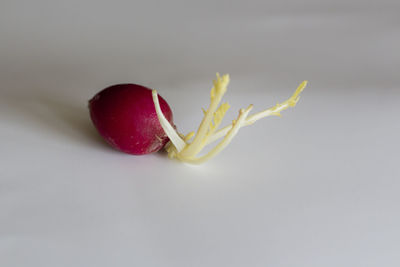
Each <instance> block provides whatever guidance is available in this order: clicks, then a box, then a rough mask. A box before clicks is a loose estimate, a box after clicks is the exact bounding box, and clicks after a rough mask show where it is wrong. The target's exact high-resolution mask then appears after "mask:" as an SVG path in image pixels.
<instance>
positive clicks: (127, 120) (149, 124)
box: [89, 84, 172, 155]
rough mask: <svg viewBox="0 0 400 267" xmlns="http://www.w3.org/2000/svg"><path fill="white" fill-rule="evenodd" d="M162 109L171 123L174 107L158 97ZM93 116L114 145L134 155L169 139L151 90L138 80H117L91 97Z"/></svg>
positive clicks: (103, 135) (149, 151)
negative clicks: (134, 81)
mask: <svg viewBox="0 0 400 267" xmlns="http://www.w3.org/2000/svg"><path fill="white" fill-rule="evenodd" d="M158 100H159V103H160V107H161V110H162V112H163V114H164V116H165V117H166V119H167V120H168V122H169V123H172V111H171V109H170V107H169V106H168V104H167V102H166V101H165V100H164V99H163V98H162V97H160V96H159V97H158ZM89 110H90V117H91V119H92V122H93V124H94V126H95V127H96V128H97V130H98V132H99V133H100V135H101V136H102V137H103V138H104V139H105V140H106V141H107V142H108V143H109V144H110V145H111V146H112V147H114V148H116V149H118V150H120V151H123V152H126V153H129V154H134V155H143V154H148V153H152V152H156V151H158V150H160V149H161V148H163V147H164V145H165V144H166V143H167V142H168V136H167V135H166V134H165V132H164V130H163V128H162V127H161V125H160V123H159V121H158V118H157V113H156V109H155V107H154V103H153V99H152V93H151V90H150V89H149V88H146V87H144V86H141V85H137V84H117V85H113V86H110V87H107V88H106V89H104V90H102V91H100V92H99V93H97V94H96V95H95V96H94V97H93V98H92V99H91V100H90V101H89Z"/></svg>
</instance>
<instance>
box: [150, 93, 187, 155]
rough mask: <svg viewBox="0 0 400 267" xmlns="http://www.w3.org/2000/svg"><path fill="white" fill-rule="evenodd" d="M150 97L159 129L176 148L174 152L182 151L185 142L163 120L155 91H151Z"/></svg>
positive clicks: (167, 122)
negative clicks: (151, 97)
mask: <svg viewBox="0 0 400 267" xmlns="http://www.w3.org/2000/svg"><path fill="white" fill-rule="evenodd" d="M152 96H153V102H154V106H155V108H156V113H157V117H158V120H159V122H160V124H161V127H162V128H163V130H164V132H165V133H166V134H167V136H168V137H169V140H170V141H171V142H172V144H174V146H175V147H176V150H177V151H178V152H180V151H182V150H183V149H184V148H185V146H186V143H185V141H183V139H182V138H181V137H180V136H179V134H178V133H177V132H176V131H175V129H174V127H172V125H171V124H170V123H169V121H168V120H167V119H166V118H165V116H164V114H163V113H162V111H161V107H160V103H159V101H158V94H157V91H156V90H153V91H152Z"/></svg>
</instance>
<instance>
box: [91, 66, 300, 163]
mask: <svg viewBox="0 0 400 267" xmlns="http://www.w3.org/2000/svg"><path fill="white" fill-rule="evenodd" d="M229 80H230V78H229V75H228V74H226V75H223V76H222V77H221V76H220V75H219V74H218V73H217V79H216V80H214V81H213V85H214V86H213V87H212V89H211V93H210V105H209V106H208V108H207V109H203V112H204V117H203V119H202V121H201V123H200V125H199V127H198V129H197V132H196V133H195V132H189V133H188V134H182V133H179V132H177V131H176V127H175V125H174V124H173V123H172V111H171V109H170V107H169V106H168V104H167V102H166V101H165V100H164V99H163V98H162V97H160V96H159V95H158V93H157V91H156V90H150V89H149V88H146V87H144V86H141V85H137V84H117V85H113V86H110V87H108V88H106V89H104V90H102V91H101V92H99V93H98V94H96V95H95V96H94V97H93V99H91V100H90V101H89V109H90V116H91V118H92V121H93V123H94V125H95V126H96V128H97V130H98V131H99V133H100V134H101V135H102V136H103V137H104V139H105V140H106V141H107V142H108V143H110V144H111V145H112V146H113V147H115V148H116V149H118V150H121V151H123V152H126V153H130V154H135V155H143V154H149V153H152V152H155V151H158V150H160V149H161V148H163V147H164V146H165V149H166V151H167V152H168V157H169V158H176V159H178V160H180V161H183V162H187V163H193V164H198V163H202V162H204V161H206V160H209V159H210V158H212V157H214V156H215V155H217V154H218V153H220V152H221V151H222V150H223V149H224V148H225V147H226V146H227V145H228V144H229V143H230V142H231V141H232V139H233V137H234V136H235V135H236V134H237V133H238V131H239V129H240V128H242V127H244V126H247V125H251V124H253V123H254V122H256V121H257V120H259V119H262V118H265V117H269V116H280V114H281V111H283V110H286V109H288V108H289V107H294V106H295V105H296V103H297V102H298V101H299V98H300V97H299V95H300V93H301V92H302V91H303V90H304V88H305V87H306V85H307V81H303V82H302V83H301V84H300V85H299V86H298V87H297V89H296V91H295V92H294V94H293V95H292V96H291V97H290V98H289V99H287V100H286V101H284V102H282V103H277V104H276V105H275V106H273V107H271V108H269V109H266V110H263V111H261V112H258V113H255V114H252V115H250V114H249V113H250V111H251V110H252V108H253V105H249V106H248V107H247V108H246V109H240V110H239V114H238V117H237V118H236V119H235V120H233V121H232V123H231V124H229V125H227V126H225V127H223V128H221V129H218V127H219V125H220V123H221V122H222V119H223V117H224V116H225V113H226V112H227V110H228V109H229V104H228V103H222V104H221V103H220V102H221V99H222V97H223V95H224V94H225V92H226V91H227V86H228V84H229ZM220 138H222V140H221V141H220V142H219V143H218V144H217V145H216V146H215V147H214V148H213V149H211V150H210V151H209V152H208V153H206V154H204V155H199V154H200V153H201V151H202V150H203V149H204V147H205V146H206V145H208V144H210V143H213V142H215V141H217V140H218V139H220ZM168 141H169V142H168Z"/></svg>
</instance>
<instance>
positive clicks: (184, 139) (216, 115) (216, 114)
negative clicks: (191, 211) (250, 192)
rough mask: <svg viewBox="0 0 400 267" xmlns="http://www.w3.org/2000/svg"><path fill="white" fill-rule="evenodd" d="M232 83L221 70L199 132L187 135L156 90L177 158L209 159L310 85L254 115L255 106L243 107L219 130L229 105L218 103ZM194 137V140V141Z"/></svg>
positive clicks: (172, 153)
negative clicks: (205, 150) (168, 116)
mask: <svg viewBox="0 0 400 267" xmlns="http://www.w3.org/2000/svg"><path fill="white" fill-rule="evenodd" d="M228 84H229V75H228V74H226V75H223V76H222V77H221V76H219V74H218V73H217V79H216V80H214V81H213V85H214V86H213V88H212V89H211V93H210V98H211V101H210V106H209V107H208V109H207V110H204V109H203V112H204V117H203V120H202V121H201V123H200V125H199V128H198V130H197V132H196V133H194V132H190V133H188V134H187V135H183V134H180V133H178V132H176V130H175V129H174V128H173V127H172V125H171V124H170V123H169V122H168V120H167V119H166V118H165V116H164V114H163V113H162V112H161V108H160V104H159V102H158V96H157V91H156V90H153V102H154V105H155V107H156V112H157V116H158V119H159V121H160V124H161V126H162V127H163V129H164V131H165V133H166V134H167V135H168V137H169V139H170V141H169V142H168V143H167V145H166V146H165V149H166V151H167V152H168V157H170V158H177V159H179V160H181V161H183V162H188V163H194V164H198V163H202V162H204V161H207V160H209V159H210V158H212V157H214V156H216V155H217V154H218V153H219V152H221V151H222V150H223V149H224V148H225V147H226V146H227V145H228V144H229V143H230V142H231V141H232V139H233V137H234V136H235V135H236V134H237V132H238V131H239V129H240V128H241V127H243V126H246V125H250V124H252V123H254V122H255V121H257V120H259V119H261V118H265V117H268V116H272V115H275V116H280V112H281V111H283V110H285V109H287V108H289V107H294V106H295V105H296V103H297V102H298V101H299V94H300V93H301V92H302V91H303V90H304V88H305V87H306V85H307V81H304V82H302V83H301V84H300V85H299V87H298V88H297V90H296V91H295V93H294V94H293V95H292V96H291V97H290V98H289V99H288V100H286V101H284V102H283V103H281V104H279V103H278V104H276V105H275V106H274V107H272V108H269V109H267V110H264V111H262V112H258V113H256V114H253V115H251V116H249V112H250V111H251V109H252V108H253V105H250V106H249V107H248V108H246V109H240V111H239V115H238V117H237V118H236V119H235V120H234V121H233V122H232V123H231V124H230V125H228V126H226V127H224V128H222V129H220V130H218V131H217V128H218V127H219V125H220V124H221V122H222V119H223V117H224V116H225V114H226V112H227V110H228V109H229V104H228V103H222V104H221V105H220V106H219V107H218V105H219V103H220V102H221V99H222V97H223V95H224V94H225V92H226V91H227V87H228ZM193 137H194V138H193ZM222 137H223V139H222V140H221V141H220V142H219V143H218V144H217V145H216V146H215V147H214V148H213V149H211V150H210V151H209V152H208V153H206V154H205V155H202V156H198V154H199V153H200V152H201V151H202V150H203V148H204V147H205V146H206V145H207V144H210V143H212V142H214V141H216V140H218V139H220V138H222ZM192 138H193V141H191V142H190V140H191V139H192Z"/></svg>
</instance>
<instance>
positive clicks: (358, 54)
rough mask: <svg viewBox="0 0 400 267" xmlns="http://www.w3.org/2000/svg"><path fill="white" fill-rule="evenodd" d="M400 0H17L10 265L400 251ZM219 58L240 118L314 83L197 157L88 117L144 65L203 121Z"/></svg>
mask: <svg viewBox="0 0 400 267" xmlns="http://www.w3.org/2000/svg"><path fill="white" fill-rule="evenodd" d="M399 10H400V6H399V4H398V1H392V2H389V1H379V2H378V1H376V3H367V2H366V1H355V0H352V1H341V2H338V1H312V0H307V1H282V3H281V2H280V1H246V3H245V1H217V2H214V1H197V2H194V1H193V2H191V3H189V2H188V1H180V2H178V1H159V2H157V1H122V0H118V1H90V0H79V1H77V0H76V1H75V0H74V1H63V2H61V1H45V0H39V1H15V0H13V1H8V0H6V1H4V0H3V1H2V2H1V4H0V36H1V44H0V77H1V79H0V80H1V85H0V93H1V96H0V138H1V140H2V142H1V148H0V266H2V267H11V266H18V267H22V266H30V267H32V266H40V267H45V266H52V267H54V266H75V267H77V266H85V267H87V266H96V267H102V266H146V267H148V266H174V267H178V266H182V267H186V266H207V267H210V266H218V267H221V266H230V267H233V266H252V267H254V266H263V267H264V266H274V267H275V266H296V267H300V266H304V267H311V266H316V267H317V266H318V267H320V266H324V267H327V266H332V267H333V266H335V267H336V266H351V267H356V266H360V267H361V266H363V267H364V266H385V267H388V266H393V267H394V266H399V264H400V256H399V251H400V230H399V224H400V214H399V207H398V206H399V201H400V194H399V189H400V181H399V177H400V171H399V148H400V146H399V136H400V124H399V115H400V106H399V100H400V88H399V84H400V78H399V68H400V53H399V50H398V48H399V47H400V20H399ZM217 71H218V72H221V73H230V74H231V77H232V82H231V86H230V87H229V91H228V93H227V95H226V97H225V100H227V101H228V102H229V103H230V104H231V105H232V109H231V111H230V113H229V114H230V115H229V116H230V117H229V118H230V119H232V118H233V117H234V116H235V115H236V114H237V110H238V109H239V108H240V107H245V106H247V105H248V104H250V103H253V104H254V105H255V108H254V111H257V110H261V109H263V108H266V107H269V106H271V105H274V104H275V103H276V102H277V101H283V100H285V99H286V98H287V97H289V96H290V94H291V93H292V92H293V90H294V89H295V87H296V86H297V85H298V83H300V82H301V81H302V80H304V79H308V80H309V81H310V84H309V86H308V88H307V89H306V90H305V91H304V93H303V95H302V98H301V100H300V102H299V104H298V106H297V107H296V108H295V109H291V110H289V111H286V112H285V113H283V118H269V119H265V120H263V121H260V122H258V123H256V124H255V125H254V126H251V127H247V128H244V129H242V130H241V132H240V133H239V134H238V136H237V137H236V139H235V140H234V141H233V143H232V144H231V145H230V146H229V147H228V148H227V149H226V150H225V151H223V153H222V154H221V155H219V156H218V157H217V158H215V159H214V160H212V161H210V162H208V163H206V164H204V165H201V166H197V167H192V166H188V165H184V164H180V163H177V162H174V161H170V160H168V159H167V158H166V157H165V155H163V154H155V155H149V156H143V157H135V156H130V155H125V154H122V153H119V152H117V151H114V150H112V149H110V148H109V147H108V146H107V145H105V144H104V143H103V142H102V140H101V139H100V138H99V137H98V136H97V134H96V132H95V130H94V129H93V127H92V125H91V122H90V120H89V118H88V112H87V108H86V103H87V100H88V99H89V98H90V97H92V96H93V95H94V94H95V93H96V92H97V91H98V90H100V89H102V88H104V87H106V86H108V85H110V84H114V83H120V82H135V83H141V84H144V85H147V86H151V87H154V88H157V89H158V91H159V93H160V94H161V95H162V96H163V97H165V98H166V99H167V100H168V102H169V103H170V105H171V107H172V109H173V111H174V115H175V123H176V124H177V125H178V127H179V129H180V130H181V131H183V132H187V131H189V130H193V129H194V128H195V127H196V126H197V124H198V122H199V120H200V119H201V110H200V108H201V107H204V106H205V105H206V104H207V101H208V94H209V89H210V86H211V80H212V79H213V78H214V74H215V72H217ZM227 121H229V120H227Z"/></svg>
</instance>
